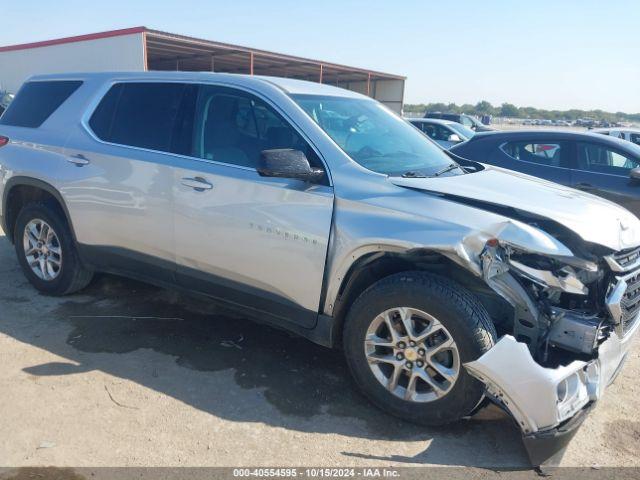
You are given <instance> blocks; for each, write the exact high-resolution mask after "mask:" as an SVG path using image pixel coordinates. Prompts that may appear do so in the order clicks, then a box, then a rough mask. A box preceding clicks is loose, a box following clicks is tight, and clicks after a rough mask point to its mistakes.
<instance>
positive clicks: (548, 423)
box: [465, 318, 640, 466]
mask: <svg viewBox="0 0 640 480" xmlns="http://www.w3.org/2000/svg"><path fill="white" fill-rule="evenodd" d="M639 331H640V319H638V318H636V319H635V322H634V323H633V325H632V326H631V328H630V329H629V330H628V331H626V332H625V335H624V336H623V337H620V336H619V335H618V333H617V332H616V331H611V334H610V336H609V338H607V339H606V340H605V341H604V342H603V343H601V344H600V346H599V347H598V357H597V358H596V359H595V360H591V361H589V362H584V361H579V360H576V361H573V362H571V363H570V364H569V365H565V366H560V367H558V368H545V367H542V366H540V365H539V364H538V363H536V362H535V360H534V359H533V357H532V356H531V353H530V352H529V349H528V348H527V346H526V345H525V344H524V343H520V342H517V341H516V340H515V339H514V338H513V337H512V336H510V335H505V336H504V337H502V338H501V339H500V340H499V341H498V342H497V343H496V345H495V346H494V347H493V348H492V349H491V350H489V351H488V352H486V353H485V354H484V355H482V356H481V357H480V358H479V359H478V360H475V361H473V362H469V363H466V364H465V368H466V369H467V370H468V371H469V373H470V374H471V375H473V376H474V377H476V378H478V379H479V380H480V381H482V382H483V383H484V384H485V385H486V387H487V394H488V396H489V397H490V398H491V399H492V400H493V401H495V402H496V403H498V404H499V405H500V406H501V407H503V408H504V409H505V410H507V411H508V412H509V413H510V414H511V415H512V416H513V418H514V419H515V421H516V422H517V423H518V425H519V426H520V428H521V430H522V433H523V436H524V440H525V446H526V447H527V451H528V452H529V457H530V460H531V463H532V464H533V465H536V466H538V465H541V464H544V463H545V462H546V461H548V460H551V461H554V460H559V459H560V458H561V454H562V451H563V450H564V448H565V447H566V444H567V443H568V441H569V440H570V439H571V437H573V435H574V434H575V432H576V431H577V429H578V427H579V426H580V424H581V423H582V421H583V420H584V418H585V417H586V413H587V411H588V410H590V408H591V407H592V406H593V405H594V403H595V402H597V400H598V399H599V398H600V397H601V396H602V394H603V393H604V390H605V388H606V387H607V386H608V385H609V384H610V383H612V382H613V380H614V379H615V377H616V376H617V374H618V373H619V371H620V369H621V368H622V365H623V364H624V361H625V359H626V357H627V354H628V352H629V349H630V347H631V345H632V343H633V340H634V339H635V337H636V336H637V335H638V332H639ZM543 444H544V446H543ZM554 449H555V450H556V451H555V452H554V451H552V450H554ZM545 456H548V457H547V458H546V459H545V458H543V457H545Z"/></svg>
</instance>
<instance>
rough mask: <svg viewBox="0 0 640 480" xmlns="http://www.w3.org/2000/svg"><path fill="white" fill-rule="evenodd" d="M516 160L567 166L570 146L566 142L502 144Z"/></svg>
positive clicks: (504, 150)
mask: <svg viewBox="0 0 640 480" xmlns="http://www.w3.org/2000/svg"><path fill="white" fill-rule="evenodd" d="M500 148H501V149H502V151H503V152H504V153H506V154H507V155H509V156H510V157H511V158H513V159H514V160H520V161H523V162H532V163H539V164H541V165H547V166H550V167H566V166H567V163H568V162H567V154H568V147H567V144H566V143H565V142H531V141H527V142H507V143H504V144H502V145H501V146H500Z"/></svg>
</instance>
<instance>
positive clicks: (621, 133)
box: [591, 128, 640, 145]
mask: <svg viewBox="0 0 640 480" xmlns="http://www.w3.org/2000/svg"><path fill="white" fill-rule="evenodd" d="M591 131H592V132H593V133H600V134H602V135H609V136H610V137H614V138H621V139H622V140H627V141H628V142H633V143H635V144H637V145H640V128H596V129H594V130H591Z"/></svg>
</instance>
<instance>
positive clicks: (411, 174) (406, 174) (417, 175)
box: [402, 170, 426, 178]
mask: <svg viewBox="0 0 640 480" xmlns="http://www.w3.org/2000/svg"><path fill="white" fill-rule="evenodd" d="M402 178H426V176H425V175H423V174H421V173H418V172H414V171H412V170H409V171H408V172H404V173H403V174H402Z"/></svg>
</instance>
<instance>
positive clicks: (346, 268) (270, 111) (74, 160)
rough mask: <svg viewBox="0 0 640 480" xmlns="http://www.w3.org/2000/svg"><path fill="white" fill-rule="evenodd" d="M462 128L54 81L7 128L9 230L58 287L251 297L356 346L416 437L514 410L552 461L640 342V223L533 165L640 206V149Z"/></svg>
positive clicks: (117, 80)
mask: <svg viewBox="0 0 640 480" xmlns="http://www.w3.org/2000/svg"><path fill="white" fill-rule="evenodd" d="M45 100H46V101H45ZM446 120H448V119H443V118H440V119H435V120H433V119H424V120H422V121H420V122H418V121H416V122H415V123H414V125H416V126H417V127H418V128H419V129H421V130H422V133H421V132H420V131H419V130H418V128H416V127H414V126H412V125H410V124H409V123H408V122H406V121H405V120H403V119H401V118H399V117H397V116H396V115H395V114H393V113H392V112H391V111H389V110H388V109H387V108H385V107H383V106H382V105H380V104H379V103H377V102H376V101H374V100H372V99H371V98H369V97H366V96H363V95H360V94H357V93H355V92H351V91H347V90H342V89H339V88H335V87H332V86H329V85H321V84H316V83H309V82H303V81H297V80H291V79H278V78H270V77H259V76H242V75H228V74H213V73H188V72H145V73H117V74H111V73H93V74H77V73H76V74H73V75H62V74H61V75H48V76H38V77H34V78H32V79H30V80H29V81H27V82H26V83H25V84H24V85H23V87H22V88H21V89H20V91H19V92H18V94H17V96H16V98H15V99H14V101H13V102H12V103H11V105H10V107H9V108H8V109H7V111H6V112H5V113H4V114H3V115H2V117H0V199H1V202H2V203H1V209H0V221H1V222H2V226H3V229H4V231H5V232H6V235H7V237H8V239H9V240H10V241H11V242H12V243H13V245H14V247H15V252H16V255H17V259H18V262H19V263H20V265H21V267H22V270H23V272H24V275H25V276H26V278H27V279H28V280H29V282H30V283H31V284H32V285H33V287H34V288H35V289H37V290H39V291H41V292H44V293H46V294H51V295H66V294H70V293H73V292H77V291H79V290H81V289H82V288H84V287H85V286H87V285H88V284H89V283H90V282H91V279H92V277H93V275H94V273H95V272H111V273H116V274H121V275H125V276H130V277H134V278H137V279H141V280H146V281H148V282H151V283H155V284H158V285H161V286H164V287H171V288H180V289H183V290H186V291H188V292H192V293H197V294H200V295H205V296H208V297H209V298H210V299H211V300H212V301H216V302H227V303H229V304H231V305H233V306H234V308H236V309H237V308H243V309H244V311H245V312H246V314H247V315H248V316H251V317H253V318H255V319H256V320H258V321H261V322H267V323H271V324H274V325H276V326H278V327H280V328H284V329H287V330H290V331H292V332H295V333H296V334H299V335H302V336H304V337H306V338H308V339H309V340H311V341H313V342H316V343H319V344H321V345H324V346H327V347H335V348H340V349H342V351H343V352H344V356H345V359H346V363H347V364H348V367H349V370H350V372H351V374H352V376H353V378H354V380H355V383H356V385H357V386H358V387H359V388H360V389H361V390H362V391H363V392H364V394H365V395H366V396H367V397H368V398H369V399H370V400H371V401H372V402H373V403H374V404H375V405H377V406H378V407H379V408H381V409H382V410H384V411H385V412H388V413H391V414H393V415H396V416H398V417H401V418H403V419H405V420H407V421H409V422H412V423H417V424H424V425H439V424H443V423H447V422H452V421H456V420H458V419H460V418H462V417H465V416H467V415H469V414H471V413H472V412H474V411H475V410H476V409H477V408H479V407H480V406H481V405H483V404H484V403H483V400H484V399H489V400H491V401H493V402H495V403H496V404H498V405H499V406H500V407H501V408H503V409H504V410H505V411H507V412H509V413H510V414H511V415H512V416H513V418H514V419H515V422H516V424H517V425H518V427H519V428H520V429H521V431H522V435H523V438H524V442H525V446H526V448H527V451H528V452H529V456H530V459H531V462H532V464H534V465H541V464H543V463H544V462H546V461H548V460H549V459H550V458H552V459H557V454H558V453H561V452H562V450H563V448H564V447H565V446H566V444H567V442H568V441H569V439H570V438H571V437H572V436H573V435H574V434H575V432H576V430H577V428H578V427H579V426H580V424H581V423H582V422H583V420H584V419H585V417H586V415H587V414H588V412H589V411H590V410H591V409H592V408H593V407H594V405H595V404H596V403H597V401H598V399H600V398H601V397H602V395H603V393H604V390H605V388H606V387H607V386H608V385H609V384H610V383H611V382H612V381H613V380H614V379H615V377H616V375H617V374H618V372H619V371H620V368H621V366H622V364H623V362H624V359H625V358H626V356H627V355H628V353H629V349H630V347H631V345H632V343H633V341H634V338H635V337H636V336H637V332H638V330H639V329H640V322H639V321H638V312H640V294H639V292H640V220H638V218H636V217H635V216H634V215H633V214H632V213H630V212H629V211H627V210H626V209H624V208H623V207H621V206H619V205H617V204H615V203H612V202H610V201H607V200H604V199H601V198H599V197H597V196H594V195H591V194H589V193H586V192H583V191H579V190H574V189H572V188H569V187H567V186H563V185H560V184H559V183H551V182H548V181H545V180H542V179H537V178H535V177H533V176H530V175H523V174H522V173H518V172H515V171H513V170H518V171H519V172H526V173H531V174H534V175H540V176H543V177H549V178H551V179H553V180H555V181H557V182H560V183H565V185H574V186H576V187H579V188H583V189H584V190H587V184H589V185H590V187H589V191H595V192H596V193H600V194H602V195H605V193H606V195H605V196H607V195H609V193H608V192H614V191H617V190H616V189H622V188H623V187H622V184H624V183H625V182H626V184H625V186H624V188H628V189H629V191H630V192H631V190H632V189H633V188H635V187H634V186H633V185H632V184H633V183H634V182H635V180H636V173H634V172H636V170H634V169H635V168H636V167H637V159H638V149H640V147H636V146H634V145H633V144H632V143H629V142H626V143H625V142H622V141H621V140H616V139H613V138H610V137H607V136H604V135H596V134H592V135H577V134H575V135H569V134H566V135H565V134H553V135H550V136H545V137H538V136H534V134H533V133H528V132H524V133H511V134H509V133H505V132H494V133H475V132H474V134H473V135H472V134H471V133H470V132H469V131H467V130H462V129H461V127H459V126H458V124H457V123H455V122H456V121H454V122H447V121H446ZM458 120H460V121H461V122H462V119H458ZM462 123H464V122H462ZM479 128H480V127H478V126H476V131H477V129H479ZM452 132H453V133H452ZM453 135H457V136H458V138H459V139H460V140H462V139H463V137H465V140H466V141H465V142H462V143H459V145H457V146H455V147H453V148H452V151H447V150H445V149H443V148H441V147H440V146H438V145H436V143H435V142H438V141H440V142H455V140H456V139H455V138H453V137H452V136H453ZM445 137H446V140H443V139H444V138H445ZM467 137H468V138H467ZM463 157H464V158H463ZM491 163H494V164H496V165H497V166H494V165H491ZM501 167H507V168H510V169H511V170H509V169H507V168H501ZM541 172H542V173H541ZM544 172H547V173H544ZM605 176H606V177H607V178H605V179H604V180H603V178H604V177H605ZM609 177H610V178H609ZM618 181H619V182H621V183H615V182H618ZM618 185H620V186H618ZM625 192H626V190H625ZM616 195H618V196H617V197H616V196H615V195H613V194H612V196H611V198H614V199H615V200H618V201H620V203H623V204H625V205H626V204H627V202H628V200H627V197H632V196H633V195H632V194H631V193H629V195H627V193H623V194H622V195H620V194H619V192H617V193H616Z"/></svg>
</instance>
